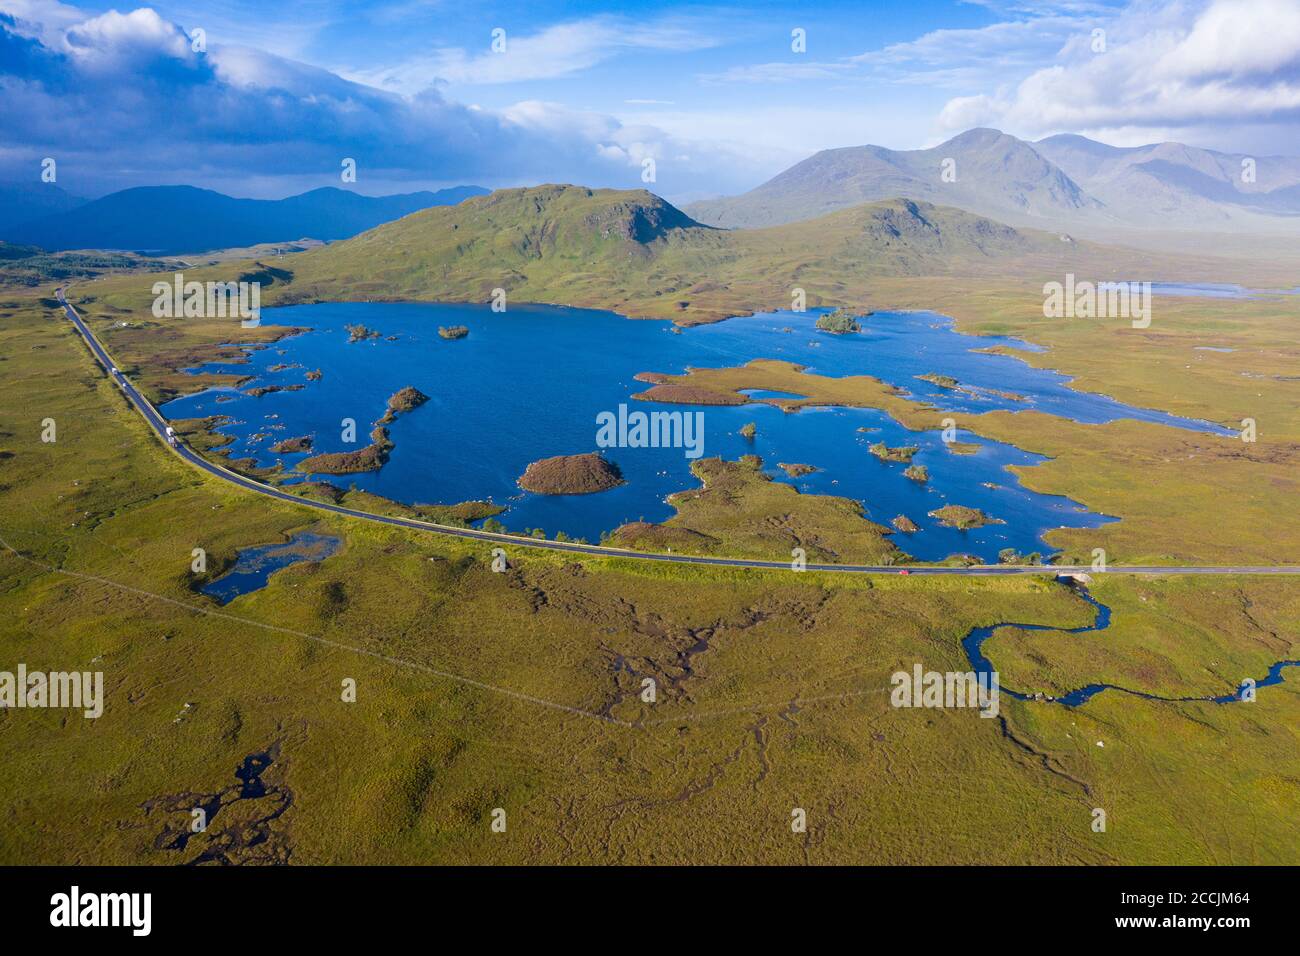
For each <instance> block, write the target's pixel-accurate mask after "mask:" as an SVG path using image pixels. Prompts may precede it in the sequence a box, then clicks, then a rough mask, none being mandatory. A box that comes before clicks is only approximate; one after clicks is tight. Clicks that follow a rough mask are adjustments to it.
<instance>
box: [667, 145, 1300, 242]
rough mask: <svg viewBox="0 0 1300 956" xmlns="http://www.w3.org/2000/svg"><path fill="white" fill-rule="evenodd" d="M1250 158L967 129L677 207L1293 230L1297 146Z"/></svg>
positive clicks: (752, 218)
mask: <svg viewBox="0 0 1300 956" xmlns="http://www.w3.org/2000/svg"><path fill="white" fill-rule="evenodd" d="M1249 159H1251V158H1250V157H1246V156H1240V155H1232V154H1227V153H1218V152H1215V151H1213V150H1207V149H1199V148H1196V147H1191V146H1184V145H1182V144H1180V143H1159V144H1155V145H1151V146H1141V147H1133V148H1120V147H1114V146H1107V145H1106V144H1104V143H1099V142H1096V141H1094V140H1090V139H1088V138H1086V137H1083V136H1073V135H1065V136H1052V137H1049V138H1047V139H1044V140H1040V141H1038V142H1035V143H1030V142H1026V141H1024V140H1021V139H1017V138H1016V137H1014V136H1010V135H1008V134H1006V133H1002V132H999V131H998V130H993V129H973V130H968V131H967V132H965V133H962V134H961V135H959V136H956V137H954V138H953V139H950V140H948V141H947V142H945V143H943V144H941V145H939V146H935V147H933V148H931V149H919V150H902V151H899V150H891V149H885V148H884V147H881V146H855V147H848V148H844V149H828V150H823V151H821V152H819V153H816V154H815V155H813V156H810V157H809V158H808V159H805V160H803V161H802V162H800V163H797V164H796V165H794V166H792V167H790V168H789V169H787V170H786V171H785V172H783V173H781V174H779V175H778V176H776V177H774V178H773V179H770V180H768V181H767V182H766V183H763V184H762V185H761V186H758V187H757V188H755V189H753V190H750V191H749V192H747V193H744V194H743V195H740V196H734V197H729V198H724V199H713V200H705V201H701V202H696V203H693V204H691V205H689V206H687V207H686V212H687V213H689V214H690V215H691V216H692V217H694V218H695V219H697V220H699V221H700V222H703V223H708V224H710V225H715V226H722V227H727V228H738V227H754V226H771V225H779V224H782V223H787V222H796V221H800V220H804V219H812V218H815V217H817V216H820V215H823V214H825V213H827V212H830V211H833V210H836V209H842V208H844V207H846V206H852V205H856V204H858V203H864V202H872V201H876V200H881V199H890V198H894V197H899V196H903V197H907V198H911V199H920V200H925V201H928V202H934V203H939V204H943V205H948V206H954V207H957V208H959V209H965V210H967V211H969V212H974V213H978V214H979V215H984V216H990V217H993V218H996V219H998V220H1001V221H1003V222H1009V223H1013V224H1016V225H1028V226H1034V227H1037V228H1043V229H1051V230H1055V231H1062V232H1064V231H1078V232H1080V233H1081V234H1085V235H1093V236H1101V235H1104V234H1105V233H1106V231H1107V230H1108V229H1119V230H1134V229H1137V230H1141V229H1151V230H1170V229H1194V230H1200V231H1228V232H1249V231H1256V230H1258V231H1265V232H1276V231H1288V230H1293V231H1295V233H1296V234H1298V235H1300V220H1297V219H1292V218H1291V217H1292V216H1295V215H1297V214H1300V158H1295V157H1256V158H1254V159H1253V167H1252V169H1253V177H1254V178H1253V181H1250V176H1243V162H1244V161H1246V160H1249ZM1247 165H1248V166H1249V165H1250V164H1249V163H1248V164H1247ZM945 172H946V173H947V174H948V175H947V176H945Z"/></svg>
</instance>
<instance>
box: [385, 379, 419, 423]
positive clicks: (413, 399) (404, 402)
mask: <svg viewBox="0 0 1300 956" xmlns="http://www.w3.org/2000/svg"><path fill="white" fill-rule="evenodd" d="M428 400H429V396H428V395H425V394H424V392H422V391H420V390H419V389H418V388H416V387H415V386H414V385H407V386H405V387H404V388H399V389H398V390H397V391H396V392H394V393H393V394H392V395H390V396H389V398H388V408H387V409H386V410H385V412H384V417H383V418H381V419H379V421H377V422H375V424H376V425H387V424H388V423H389V422H391V421H393V419H395V418H397V416H398V415H400V414H402V412H409V411H411V410H412V409H415V408H419V407H420V406H421V405H423V404H424V403H425V402H427V401H428Z"/></svg>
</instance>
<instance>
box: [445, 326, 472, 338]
mask: <svg viewBox="0 0 1300 956" xmlns="http://www.w3.org/2000/svg"><path fill="white" fill-rule="evenodd" d="M438 334H439V335H440V336H442V337H443V338H444V339H463V338H464V337H465V336H467V335H469V326H467V325H440V326H438Z"/></svg>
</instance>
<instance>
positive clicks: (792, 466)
mask: <svg viewBox="0 0 1300 956" xmlns="http://www.w3.org/2000/svg"><path fill="white" fill-rule="evenodd" d="M776 466H777V467H778V468H780V469H781V470H782V471H784V472H785V473H786V474H787V475H789V476H790V477H791V478H802V477H803V476H804V475H811V474H812V473H813V472H814V471H816V470H817V467H816V466H815V465H804V464H800V463H798V462H786V461H779V462H777V463H776Z"/></svg>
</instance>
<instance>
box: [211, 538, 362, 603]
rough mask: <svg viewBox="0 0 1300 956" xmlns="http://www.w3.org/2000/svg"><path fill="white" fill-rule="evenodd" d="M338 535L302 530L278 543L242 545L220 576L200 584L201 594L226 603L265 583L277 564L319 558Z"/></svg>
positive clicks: (335, 545) (334, 546)
mask: <svg viewBox="0 0 1300 956" xmlns="http://www.w3.org/2000/svg"><path fill="white" fill-rule="evenodd" d="M339 543H340V542H339V539H338V538H335V537H331V536H330V535H324V534H312V533H311V532H307V531H303V532H300V533H299V534H296V535H294V536H293V537H291V538H290V539H289V540H288V541H284V542H281V543H279V544H264V545H258V546H257V547H253V548H243V549H242V550H240V552H239V555H238V557H237V558H236V559H235V565H234V567H232V568H231V569H230V570H229V571H227V572H226V573H225V574H223V575H222V576H221V577H219V578H217V579H216V580H214V581H210V582H209V583H208V584H206V585H204V586H203V588H202V591H203V593H204V594H207V595H209V596H210V597H214V598H216V599H217V602H218V603H220V604H229V603H230V602H231V601H233V600H234V599H235V598H237V597H239V596H240V595H241V594H249V593H251V592H253V591H258V590H261V589H262V588H264V587H266V582H267V580H268V579H269V578H270V577H271V575H272V574H274V573H275V572H276V571H279V570H280V569H281V568H287V567H288V566H289V565H291V564H297V563H298V562H300V561H323V560H325V559H326V558H328V557H329V556H330V555H332V554H333V553H334V552H335V551H337V550H338V547H339Z"/></svg>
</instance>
